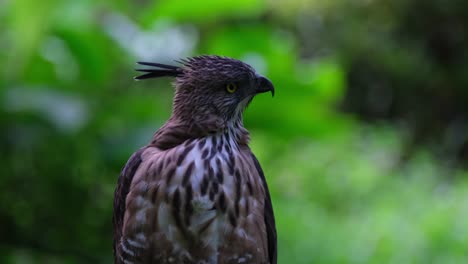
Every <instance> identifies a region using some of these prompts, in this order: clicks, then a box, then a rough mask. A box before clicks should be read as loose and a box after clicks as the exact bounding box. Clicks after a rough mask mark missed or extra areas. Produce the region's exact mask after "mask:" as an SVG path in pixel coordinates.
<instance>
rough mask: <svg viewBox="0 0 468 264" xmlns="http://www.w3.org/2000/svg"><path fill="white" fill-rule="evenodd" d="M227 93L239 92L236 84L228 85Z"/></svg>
mask: <svg viewBox="0 0 468 264" xmlns="http://www.w3.org/2000/svg"><path fill="white" fill-rule="evenodd" d="M226 91H227V92H228V93H234V92H235V91H237V85H236V84H235V83H228V85H226Z"/></svg>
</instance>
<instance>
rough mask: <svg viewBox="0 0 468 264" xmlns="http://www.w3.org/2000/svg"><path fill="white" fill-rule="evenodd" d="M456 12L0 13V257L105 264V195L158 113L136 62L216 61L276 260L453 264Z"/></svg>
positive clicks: (175, 6)
mask: <svg viewBox="0 0 468 264" xmlns="http://www.w3.org/2000/svg"><path fill="white" fill-rule="evenodd" d="M467 10H468V2H467V1H464V0H451V1H439V0H413V1H405V0H381V1H377V0H330V1H317V0H289V1H275V0H270V1H268V0H265V1H262V0H227V1H218V0H199V1H181V0H165V1H150V0H133V1H132V0H107V1H93V0H80V1H74V0H42V1H33V0H0V61H1V63H0V127H1V130H0V150H1V151H0V168H1V170H0V221H1V225H0V262H1V263H111V262H112V237H111V233H112V231H111V217H112V202H113V192H114V188H115V186H116V181H117V177H118V175H119V172H120V170H121V168H122V167H123V165H124V164H125V162H126V161H127V159H128V158H129V156H130V155H131V153H132V152H133V151H135V150H136V149H138V148H139V147H140V146H142V145H144V144H146V143H147V142H148V141H149V140H150V138H151V136H152V134H153V133H154V132H155V131H156V130H157V129H158V128H159V127H160V126H161V125H162V124H163V123H164V121H165V120H166V119H167V118H168V116H169V114H170V108H171V99H172V95H173V89H172V88H171V86H170V82H171V80H170V79H162V80H149V81H144V82H135V81H133V79H132V77H133V76H134V75H135V74H136V73H135V72H134V68H135V67H136V65H135V62H136V61H138V60H145V61H158V62H162V63H174V60H176V59H180V58H185V57H187V56H192V55H199V54H218V55H226V56H231V57H234V58H237V59H241V60H244V61H246V62H248V63H250V64H252V65H253V66H254V67H255V68H256V69H258V71H259V72H261V73H263V74H264V75H266V76H268V77H269V78H270V79H271V80H272V81H273V83H274V84H275V87H276V96H275V98H273V99H272V98H271V97H270V96H268V95H261V96H258V97H257V98H256V99H255V100H254V102H253V103H252V105H251V106H250V107H249V109H248V110H247V111H246V113H245V126H246V127H247V128H248V129H249V130H250V131H251V134H252V143H251V146H252V148H253V150H254V152H255V153H256V154H257V156H258V157H259V160H260V162H261V163H262V165H263V168H264V170H265V172H266V175H267V179H268V181H269V185H270V190H271V192H272V196H273V205H274V209H275V213H276V218H277V228H278V236H279V242H278V243H279V245H278V247H279V263H298V264H302V263H304V264H305V263H468V250H467V249H468V224H467V219H468V49H467V47H468V12H467Z"/></svg>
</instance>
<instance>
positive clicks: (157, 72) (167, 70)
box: [134, 61, 182, 80]
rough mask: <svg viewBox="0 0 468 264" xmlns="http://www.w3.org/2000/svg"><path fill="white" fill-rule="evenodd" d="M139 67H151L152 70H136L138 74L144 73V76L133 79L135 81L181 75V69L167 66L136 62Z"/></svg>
mask: <svg viewBox="0 0 468 264" xmlns="http://www.w3.org/2000/svg"><path fill="white" fill-rule="evenodd" d="M137 63H138V64H140V65H145V66H152V67H155V68H154V69H136V71H139V72H145V74H143V75H140V76H137V77H135V78H134V79H135V80H144V79H150V78H158V77H177V76H180V75H181V74H182V68H180V67H177V66H172V65H167V64H161V63H155V62H143V61H139V62H137Z"/></svg>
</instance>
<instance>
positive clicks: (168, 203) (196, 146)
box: [113, 56, 277, 264]
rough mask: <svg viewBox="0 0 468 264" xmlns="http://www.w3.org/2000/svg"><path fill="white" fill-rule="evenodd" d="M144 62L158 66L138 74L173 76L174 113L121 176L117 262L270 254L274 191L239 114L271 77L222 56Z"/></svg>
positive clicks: (257, 259)
mask: <svg viewBox="0 0 468 264" xmlns="http://www.w3.org/2000/svg"><path fill="white" fill-rule="evenodd" d="M140 64H142V65H146V66H153V67H155V69H143V70H140V71H143V72H146V74H144V75H142V76H139V77H136V79H147V78H155V77H163V76H172V77H176V81H175V88H176V91H175V97H174V102H173V111H172V115H171V117H170V119H169V120H168V121H167V122H166V123H165V124H164V125H163V126H162V127H161V128H160V129H159V130H158V131H157V132H156V134H155V135H154V137H153V139H152V141H151V142H150V143H149V144H148V145H147V146H145V147H143V148H142V149H140V150H139V151H137V152H135V153H134V154H133V155H132V157H131V158H130V160H129V161H128V162H127V164H126V166H125V167H124V169H123V170H122V173H121V175H120V177H119V180H118V185H117V188H116V191H115V199H114V217H113V223H114V255H115V262H116V263H145V264H146V263H218V264H224V263H276V258H277V257H276V255H277V253H276V252H277V250H276V229H275V221H274V216H273V208H272V205H271V201H270V195H269V192H268V187H267V184H266V181H265V176H264V175H263V171H262V169H261V167H260V164H259V163H258V161H257V159H256V158H255V156H254V155H253V153H252V152H251V151H250V148H249V147H248V143H249V134H248V132H247V130H246V129H245V128H244V126H243V123H242V113H243V110H244V109H245V108H246V107H247V105H248V104H249V103H250V101H251V100H252V98H253V97H254V96H255V95H256V94H258V93H263V92H268V91H270V92H272V94H273V92H274V89H273V85H272V84H271V82H270V81H269V80H268V79H266V78H265V77H263V76H261V75H259V74H257V73H256V72H255V70H254V69H253V68H252V67H250V66H249V65H247V64H245V63H243V62H241V61H238V60H234V59H230V58H226V57H218V56H200V57H194V58H190V59H187V60H184V61H181V66H180V67H177V66H170V65H164V64H158V63H140Z"/></svg>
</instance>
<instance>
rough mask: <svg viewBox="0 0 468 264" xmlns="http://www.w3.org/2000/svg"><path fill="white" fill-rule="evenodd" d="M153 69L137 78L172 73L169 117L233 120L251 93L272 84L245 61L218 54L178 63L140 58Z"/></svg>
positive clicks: (240, 111)
mask: <svg viewBox="0 0 468 264" xmlns="http://www.w3.org/2000/svg"><path fill="white" fill-rule="evenodd" d="M139 64H142V65H147V66H153V67H155V68H154V69H140V70H139V71H142V72H145V73H146V74H144V75H141V76H138V77H136V78H135V79H137V80H142V79H148V78H156V77H163V76H173V77H176V80H175V88H176V94H175V97H174V102H173V114H172V115H173V117H174V118H178V119H182V120H192V121H195V122H200V121H201V120H216V122H218V123H224V125H227V124H229V123H235V122H236V121H239V120H242V113H243V111H244V109H245V108H246V107H247V105H248V104H249V103H250V102H251V101H252V99H253V97H254V96H255V95H257V94H259V93H264V92H271V94H272V95H274V91H275V90H274V87H273V84H272V83H271V82H270V81H269V80H268V79H267V78H265V77H263V76H262V75H260V74H258V73H256V72H255V70H254V69H253V68H252V67H251V66H249V65H248V64H246V63H243V62H241V61H239V60H235V59H231V58H227V57H220V56H198V57H193V58H188V59H186V60H182V61H181V64H182V65H181V66H180V67H179V66H170V65H165V64H159V63H148V62H140V63H139Z"/></svg>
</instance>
